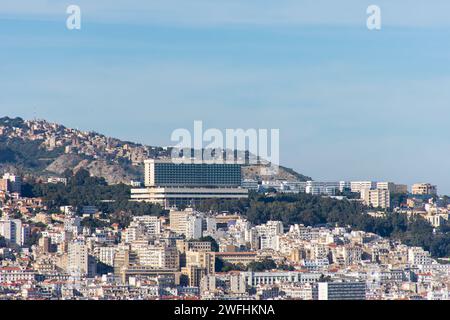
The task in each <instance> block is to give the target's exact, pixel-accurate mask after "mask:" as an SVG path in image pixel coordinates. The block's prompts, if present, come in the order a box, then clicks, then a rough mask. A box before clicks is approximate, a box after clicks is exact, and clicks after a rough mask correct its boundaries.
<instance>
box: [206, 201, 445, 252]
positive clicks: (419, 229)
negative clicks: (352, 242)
mask: <svg viewBox="0 0 450 320" xmlns="http://www.w3.org/2000/svg"><path fill="white" fill-rule="evenodd" d="M400 201H401V200H400ZM199 207H200V208H202V209H206V208H208V207H210V208H211V210H215V211H218V212H220V211H229V212H238V213H241V214H243V215H245V216H246V217H247V219H248V220H249V221H251V222H252V223H254V224H262V223H266V222H267V221H269V220H280V221H282V222H283V224H284V225H285V226H287V225H292V224H296V223H298V224H304V225H306V226H318V225H330V226H341V227H347V226H349V227H352V228H353V229H355V230H362V231H366V232H372V233H375V234H378V235H380V236H382V237H388V238H392V239H398V240H401V241H402V242H403V243H405V244H407V245H410V246H421V247H423V248H424V249H425V250H429V251H430V252H431V254H432V255H433V256H434V257H445V256H449V255H450V227H449V226H446V225H444V226H442V227H440V228H437V229H435V230H434V229H433V227H432V226H431V225H430V224H429V223H428V221H426V220H424V219H423V218H421V217H414V218H410V219H408V218H407V217H406V215H404V214H400V213H394V212H388V213H386V215H385V216H384V217H372V216H370V215H368V214H366V213H365V210H366V209H367V208H365V207H364V206H363V205H361V204H360V203H358V202H354V201H348V200H337V199H332V198H325V197H321V196H313V195H309V194H303V193H300V194H276V195H270V196H266V195H261V194H251V195H250V196H249V198H248V199H245V200H238V201H236V200H231V201H228V200H208V201H205V202H203V203H201V204H200V206H199Z"/></svg>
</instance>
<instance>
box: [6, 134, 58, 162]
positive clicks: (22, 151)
mask: <svg viewBox="0 0 450 320" xmlns="http://www.w3.org/2000/svg"><path fill="white" fill-rule="evenodd" d="M42 142H43V141H42V140H34V141H28V140H22V139H19V138H8V137H6V136H3V137H0V163H14V165H16V166H19V167H24V168H28V169H31V170H43V169H44V168H45V167H46V166H47V165H49V164H50V163H51V162H52V161H53V160H54V159H55V158H56V157H58V156H59V155H61V154H63V153H64V149H63V148H62V147H59V148H55V149H54V150H51V151H49V150H46V149H45V148H42V146H41V144H42Z"/></svg>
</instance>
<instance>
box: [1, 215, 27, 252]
mask: <svg viewBox="0 0 450 320" xmlns="http://www.w3.org/2000/svg"><path fill="white" fill-rule="evenodd" d="M29 232H30V230H29V228H28V226H26V225H23V224H22V221H21V220H20V219H9V218H5V219H2V220H0V235H1V236H3V237H4V238H5V239H6V240H8V242H10V243H12V244H17V245H19V246H22V245H23V244H24V243H25V241H26V239H27V237H28V235H29Z"/></svg>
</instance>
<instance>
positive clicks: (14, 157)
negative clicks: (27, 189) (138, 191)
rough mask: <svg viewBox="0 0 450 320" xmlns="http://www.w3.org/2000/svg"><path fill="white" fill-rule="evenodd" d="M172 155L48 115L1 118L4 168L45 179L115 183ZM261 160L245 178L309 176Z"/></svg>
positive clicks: (139, 176)
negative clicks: (264, 169) (77, 175)
mask: <svg viewBox="0 0 450 320" xmlns="http://www.w3.org/2000/svg"><path fill="white" fill-rule="evenodd" d="M169 155H170V150H169V149H167V148H162V147H156V146H145V145H141V144H137V143H133V142H129V141H122V140H119V139H116V138H111V137H106V136H104V135H102V134H99V133H96V132H85V131H80V130H76V129H70V128H66V127H65V126H63V125H60V124H55V123H49V122H47V121H45V120H23V119H21V118H8V117H3V118H0V173H1V172H5V171H12V172H15V173H20V174H23V175H27V174H28V175H33V176H37V177H41V178H46V177H49V176H62V175H63V174H64V172H65V171H67V170H72V171H77V170H79V169H80V168H84V169H86V170H88V171H89V173H90V174H91V175H93V176H97V177H103V178H105V179H106V181H107V182H108V183H110V184H117V183H129V182H130V180H142V176H143V169H142V162H143V160H144V159H147V158H160V157H167V156H169ZM260 169H261V166H260V165H250V166H246V167H244V168H243V175H244V178H245V179H255V180H261V179H270V180H288V181H296V180H300V181H306V180H309V179H310V178H309V177H306V176H304V175H302V174H299V173H297V172H295V171H293V170H292V169H288V168H284V167H280V170H279V172H278V173H277V174H276V175H273V176H269V177H267V176H261V170H260Z"/></svg>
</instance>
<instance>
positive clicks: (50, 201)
mask: <svg viewBox="0 0 450 320" xmlns="http://www.w3.org/2000/svg"><path fill="white" fill-rule="evenodd" d="M66 176H67V177H68V183H67V185H64V184H62V183H59V184H39V183H29V184H27V185H26V186H25V188H24V189H25V190H27V196H30V197H42V198H43V199H44V201H45V202H46V204H47V205H48V207H49V209H50V212H52V211H53V212H57V211H58V209H59V207H60V206H74V207H78V208H79V209H80V208H81V207H82V206H86V205H92V206H96V207H97V208H98V209H99V210H100V211H102V212H104V213H107V214H110V219H111V220H112V222H117V223H119V224H120V225H121V226H127V225H128V224H129V222H130V221H131V219H132V216H133V215H135V216H139V215H161V214H164V213H165V211H164V210H163V209H162V208H161V207H160V206H159V205H155V204H150V203H144V202H133V201H130V200H129V199H130V186H127V185H124V184H117V185H108V184H107V183H106V181H105V179H103V178H97V177H91V176H90V175H89V173H88V172H87V171H86V170H84V169H81V170H79V171H78V172H77V173H76V174H73V175H72V174H71V173H70V172H68V173H66ZM100 223H101V222H99V221H95V220H86V221H84V224H85V225H87V226H91V227H95V225H96V224H100Z"/></svg>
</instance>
